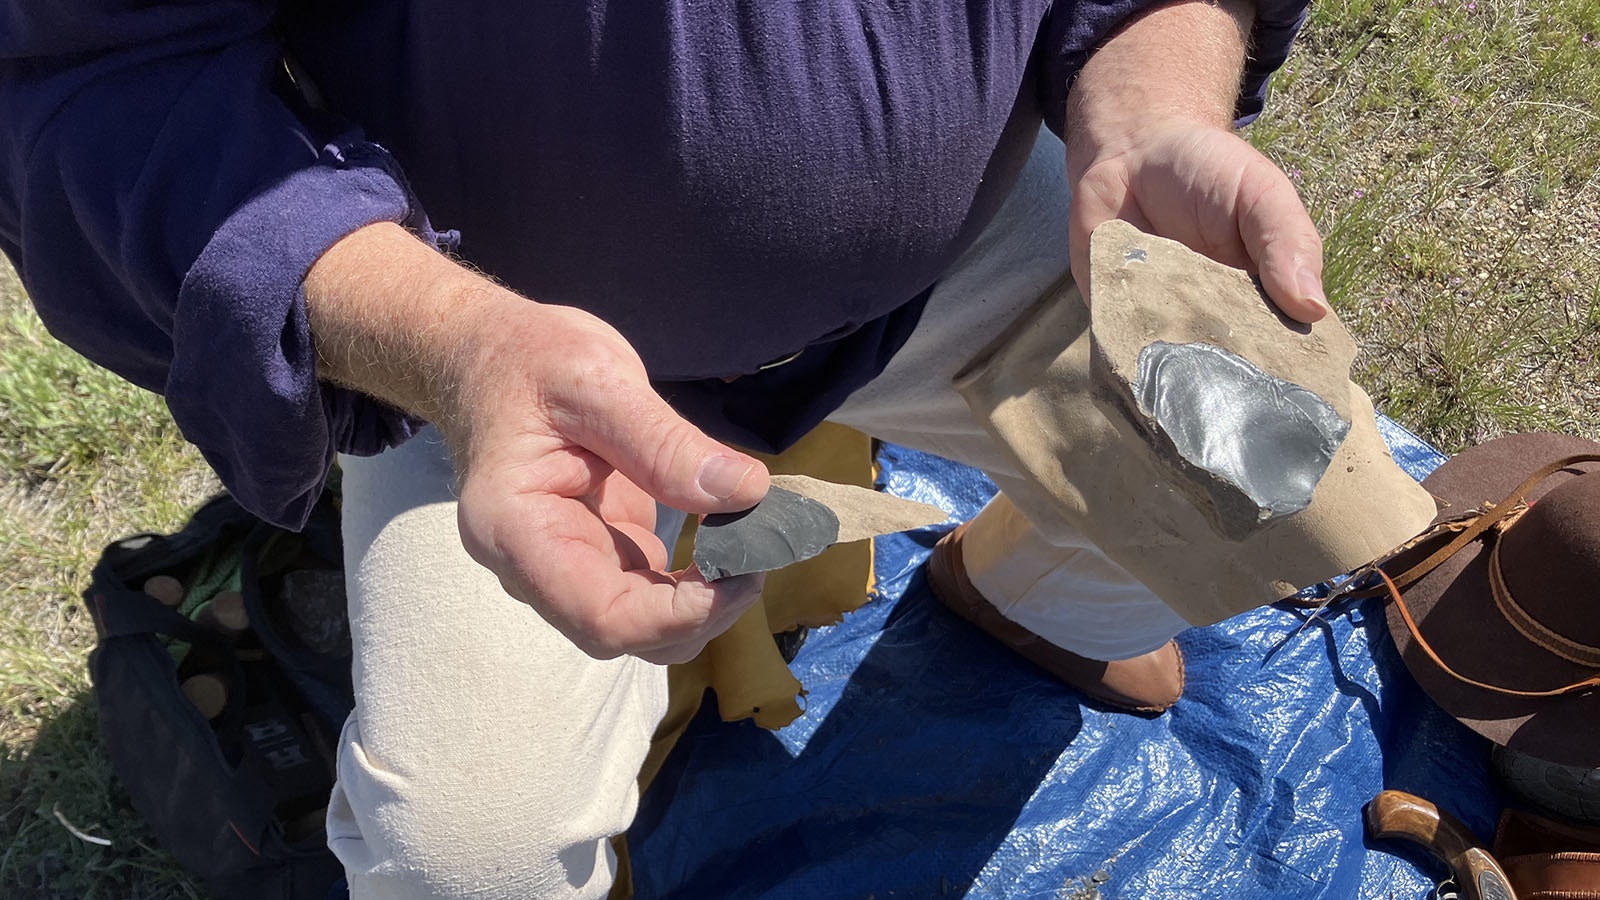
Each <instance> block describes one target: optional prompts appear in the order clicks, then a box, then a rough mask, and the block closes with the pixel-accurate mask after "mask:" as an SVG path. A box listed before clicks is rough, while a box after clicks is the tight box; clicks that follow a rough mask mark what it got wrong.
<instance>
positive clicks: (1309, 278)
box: [1295, 268, 1333, 312]
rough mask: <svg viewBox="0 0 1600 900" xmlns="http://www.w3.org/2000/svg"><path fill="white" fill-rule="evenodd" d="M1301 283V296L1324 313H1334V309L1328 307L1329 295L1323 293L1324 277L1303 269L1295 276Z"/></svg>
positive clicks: (1308, 269)
mask: <svg viewBox="0 0 1600 900" xmlns="http://www.w3.org/2000/svg"><path fill="white" fill-rule="evenodd" d="M1295 278H1296V280H1297V281H1298V282H1299V283H1300V296H1301V297H1302V298H1304V299H1306V300H1309V301H1311V302H1312V303H1314V304H1316V305H1317V306H1320V307H1322V309H1323V311H1324V312H1332V311H1333V307H1331V306H1329V305H1328V295H1327V294H1324V293H1323V292H1322V276H1320V275H1318V274H1317V273H1315V272H1313V271H1311V269H1310V268H1302V269H1301V270H1300V271H1299V272H1298V273H1297V274H1296V276H1295Z"/></svg>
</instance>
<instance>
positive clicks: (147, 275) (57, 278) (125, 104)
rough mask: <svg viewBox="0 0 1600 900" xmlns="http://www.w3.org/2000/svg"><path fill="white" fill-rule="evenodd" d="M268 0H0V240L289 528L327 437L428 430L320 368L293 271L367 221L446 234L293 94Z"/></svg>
mask: <svg viewBox="0 0 1600 900" xmlns="http://www.w3.org/2000/svg"><path fill="white" fill-rule="evenodd" d="M274 12H275V10H274V8H273V6H272V4H271V3H262V2H251V0H215V2H201V0H190V2H176V3H169V4H147V3H143V2H139V0H52V2H50V3H37V2H35V0H0V249H3V250H4V251H5V253H6V254H7V255H8V256H9V257H10V258H11V259H12V260H13V262H14V263H15V265H16V267H17V270H18V272H19V274H20V275H21V277H22V280H23V283H24V286H25V287H26V288H27V289H28V292H29V295H30V296H31V298H32V299H33V301H34V304H35V306H36V307H37V309H38V310H39V314H40V317H41V318H42V319H43V320H44V322H45V323H46V325H47V326H48V327H49V328H50V330H51V331H52V332H53V333H54V334H55V335H56V336H58V337H59V338H61V339H62V340H63V341H64V342H66V343H67V344H69V345H70V346H72V347H74V348H75V349H76V350H78V351H79V352H81V353H83V354H84V355H85V356H87V357H89V358H90V359H92V360H94V361H95V362H97V363H99V364H100V365H103V366H105V367H107V368H109V369H111V370H113V371H115V372H117V373H118V374H120V375H122V376H123V377H125V378H128V379H129V380H130V381H133V382H134V383H136V384H139V385H141V386H143V387H145V388H148V389H150V390H154V391H158V392H160V393H162V394H163V395H164V396H165V398H166V400H167V404H168V406H169V408H170V409H171V411H172V414H173V418H174V420H175V421H176V422H177V424H178V427H179V428H180V429H181V430H182V432H183V434H184V436H185V437H186V438H187V439H188V440H190V441H191V442H193V443H194V444H196V445H197V446H198V447H199V449H200V450H201V452H202V453H203V454H204V455H205V458H206V459H207V461H208V462H210V463H211V465H212V466H213V467H214V468H215V469H216V471H217V473H218V475H219V476H220V477H221V478H222V480H223V483H224V484H225V485H226V486H227V487H228V488H229V489H230V491H232V492H233V493H234V495H235V496H236V497H238V499H239V500H240V502H241V503H243V504H244V505H245V506H246V507H247V508H248V509H250V510H251V511H252V512H255V513H256V514H257V515H260V516H262V517H263V518H265V519H267V520H269V521H272V522H274V523H277V524H280V525H284V526H286V527H299V526H300V525H301V524H303V522H304V520H305V517H306V516H307V514H308V513H309V511H310V508H311V506H312V504H313V503H314V501H315V499H316V497H317V495H318V494H319V493H320V491H321V488H322V484H323V482H324V480H325V479H326V477H327V473H328V470H329V468H330V466H331V465H332V461H333V458H334V454H335V453H336V452H341V451H343V452H354V453H372V452H377V451H378V450H381V449H383V448H384V447H387V446H391V445H393V444H395V443H398V442H400V441H403V440H404V439H406V438H407V437H409V436H410V434H411V433H412V431H413V430H414V429H415V428H416V427H417V426H418V425H419V423H418V422H417V421H415V420H413V419H411V418H409V417H407V416H405V415H403V414H402V413H400V412H399V411H397V410H395V409H393V408H390V407H388V406H385V405H383V404H381V403H379V402H377V401H375V400H372V399H371V398H367V397H364V396H362V395H359V394H355V393H352V392H349V391H346V390H343V389H340V388H335V387H332V386H329V385H326V384H322V383H320V382H319V381H318V380H317V377H316V356H315V352H314V350H313V347H312V341H311V334H310V330H309V327H308V325H307V320H306V314H305V304H304V295H303V293H302V283H303V281H304V278H305V275H306V272H307V271H308V270H309V269H310V267H311V265H312V263H314V262H315V261H316V259H317V258H318V257H319V256H320V255H321V254H322V253H323V252H324V251H325V250H326V249H327V248H328V247H330V246H331V245H332V244H333V243H335V242H336V241H338V240H339V239H340V238H342V237H343V236H345V235H346V234H349V233H350V232H352V231H354V230H356V229H358V228H360V227H362V226H364V225H367V224H371V223H374V222H380V221H392V222H400V223H402V224H405V225H407V226H408V227H410V228H412V229H413V230H414V231H415V232H417V233H418V234H419V235H420V236H421V237H423V238H424V239H425V240H429V241H432V242H434V243H435V244H436V245H437V244H438V243H439V242H440V241H441V237H440V236H439V235H437V234H435V233H434V232H433V230H432V228H431V226H430V225H429V224H428V222H427V219H426V217H425V216H424V215H423V213H422V211H421V209H420V208H419V205H418V203H417V202H416V199H415V197H414V196H412V194H411V192H410V191H409V189H408V187H407V186H406V182H405V179H404V177H403V176H402V174H401V172H400V170H399V168H398V166H397V165H396V163H395V162H394V160H393V159H392V158H391V157H390V156H389V155H388V154H387V153H386V152H385V151H384V150H383V149H382V148H381V147H378V146H377V145H375V144H372V143H370V142H367V141H365V140H363V138H362V136H361V134H360V133H359V131H357V130H355V129H354V128H352V127H351V126H350V125H349V124H348V123H343V122H338V121H335V120H332V119H329V118H327V117H324V116H323V115H321V114H320V113H313V112H311V111H309V110H306V109H303V108H301V105H300V104H299V103H298V102H297V98H296V96H295V95H294V94H293V93H292V92H291V91H290V90H289V88H288V81H287V78H286V77H285V76H284V75H283V72H282V68H281V65H282V63H281V51H280V49H279V47H278V45H277V43H276V41H275V40H274V39H273V38H272V37H271V30H270V29H271V25H272V20H273V15H274Z"/></svg>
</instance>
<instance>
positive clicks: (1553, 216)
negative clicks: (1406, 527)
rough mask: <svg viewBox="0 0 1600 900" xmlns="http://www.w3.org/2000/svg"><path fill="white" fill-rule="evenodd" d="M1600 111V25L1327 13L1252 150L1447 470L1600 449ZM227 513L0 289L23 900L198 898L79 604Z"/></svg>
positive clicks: (1422, 9) (8, 288)
mask: <svg viewBox="0 0 1600 900" xmlns="http://www.w3.org/2000/svg"><path fill="white" fill-rule="evenodd" d="M1586 38H1587V40H1586ZM1597 97H1600V0H1544V2H1540V3H1529V2H1521V3H1513V2H1508V0H1477V2H1476V3H1475V4H1474V3H1472V2H1431V0H1420V2H1418V0H1409V2H1397V0H1323V2H1320V3H1319V4H1318V5H1317V6H1316V7H1315V9H1314V12H1313V16H1312V20H1311V22H1310V25H1309V26H1308V29H1307V31H1306V34H1305V37H1304V40H1303V41H1302V44H1301V47H1300V49H1299V51H1297V53H1296V55H1295V56H1294V58H1293V59H1292V60H1291V62H1290V66H1289V68H1288V70H1287V71H1285V72H1284V73H1282V74H1281V75H1280V77H1279V78H1278V79H1277V81H1276V87H1275V92H1274V96H1273V100H1272V103H1271V104H1269V107H1268V113H1267V114H1266V115H1265V116H1263V118H1262V120H1261V121H1260V122H1259V123H1258V124H1257V125H1255V126H1254V127H1253V128H1252V130H1251V132H1250V134H1251V138H1252V140H1254V141H1255V142H1256V144H1257V145H1258V146H1260V147H1261V148H1262V149H1263V150H1264V151H1265V152H1267V153H1268V154H1269V155H1271V156H1272V157H1273V158H1275V159H1277V160H1278V161H1279V162H1280V163H1281V164H1282V165H1283V166H1284V167H1285V169H1286V170H1287V171H1289V172H1290V173H1291V175H1292V176H1293V177H1294V178H1295V179H1296V181H1297V183H1298V184H1299V186H1300V188H1301V190H1302V192H1303V194H1304V195H1305V197H1306V200H1307V205H1308V206H1309V208H1310V209H1311V210H1312V213H1313V215H1314V216H1315V217H1316V219H1317V222H1318V224H1319V226H1320V227H1321V228H1322V230H1323V232H1324V234H1325V235H1327V238H1328V268H1327V281H1328V286H1329V290H1330V296H1331V298H1332V300H1333V302H1334V304H1335V307H1336V308H1337V310H1338V311H1339V314H1340V315H1341V317H1343V319H1344V320H1345V322H1346V323H1347V324H1349V325H1350V327H1351V329H1352V330H1353V331H1354V332H1355V333H1356V335H1357V337H1358V339H1359V340H1360V341H1361V343H1362V346H1363V348H1364V349H1363V352H1362V355H1361V357H1360V358H1359V359H1358V372H1357V380H1358V381H1360V382H1361V383H1362V384H1363V385H1365V386H1366V387H1367V388H1368V389H1369V391H1370V392H1371V393H1372V394H1373V396H1374V399H1375V400H1376V401H1377V402H1378V404H1379V405H1380V407H1382V408H1383V409H1385V410H1386V411H1387V412H1388V413H1390V414H1391V415H1393V416H1394V417H1395V418H1397V419H1398V420H1400V421H1401V422H1402V423H1404V424H1406V425H1408V426H1410V427H1412V428H1413V429H1415V430H1417V431H1419V432H1420V433H1421V434H1422V435H1423V436H1424V437H1426V438H1428V439H1429V440H1431V441H1433V442H1434V443H1436V444H1438V445H1440V446H1442V447H1444V448H1446V449H1448V450H1457V449H1459V448H1461V447H1463V446H1465V445H1468V444H1471V443H1475V442H1478V441H1481V440H1484V439H1486V438H1488V437H1492V436H1495V435H1497V434H1501V433H1504V432H1507V431H1515V430H1526V429H1532V428H1552V429H1557V430H1563V431H1571V432H1575V433H1579V434H1583V435H1586V436H1588V437H1592V438H1600V361H1597V360H1596V353H1597V348H1600V109H1597V107H1596V99H1595V98H1597ZM212 489H214V483H213V482H212V481H211V480H210V478H209V476H208V475H207V474H206V471H205V467H204V465H203V463H202V462H201V460H200V459H199V457H198V455H197V454H196V453H195V452H194V451H193V450H191V449H189V448H187V447H186V445H184V444H183V442H182V441H181V440H180V439H179V438H178V436H177V434H176V432H175V430H174V428H173V426H172V424H171V421H170V419H169V418H168V416H167V414H166V412H165V410H164V408H163V407H162V405H161V403H160V401H159V400H158V399H157V398H154V397H152V396H151V395H149V394H146V393H144V392H142V391H139V390H137V389H134V388H131V387H128V386H127V385H124V384H122V383H121V382H119V381H117V380H116V379H115V378H112V377H110V376H108V375H106V374H105V373H102V372H100V371H99V370H97V369H95V368H94V367H93V366H91V365H89V364H87V363H85V362H83V361H81V360H79V359H78V358H77V357H75V356H74V355H72V354H71V353H70V352H69V351H67V350H66V349H64V348H63V347H61V346H60V345H59V344H56V343H55V342H54V341H53V340H51V339H50V338H49V337H48V336H47V335H46V334H45V333H44V331H43V329H42V326H40V325H39V323H38V322H37V320H36V319H35V318H34V317H33V315H32V313H31V312H30V311H28V309H27V305H26V301H25V300H24V299H23V298H22V296H21V293H20V289H19V288H17V286H16V284H15V281H14V280H13V279H12V278H11V276H10V273H9V271H7V270H4V268H3V266H0V897H8V898H9V897H19V898H41V900H67V898H128V897H137V898H155V900H169V898H188V897H193V896H197V891H196V890H195V889H194V888H193V887H192V886H191V885H190V884H189V883H188V882H187V881H185V880H184V879H183V878H182V875H181V873H180V872H179V871H178V870H177V868H176V867H175V865H174V864H173V863H172V861H171V860H170V858H169V857H167V856H166V855H165V854H164V853H162V852H160V851H159V850H158V849H156V848H154V847H153V846H152V840H151V838H150V837H149V835H148V832H147V831H146V830H145V829H144V828H143V827H142V825H141V824H140V823H139V821H138V819H137V817H136V816H135V815H134V814H133V813H132V811H131V810H130V809H129V808H128V806H127V802H126V799H125V797H124V795H123V794H122V792H121V791H120V789H119V788H118V787H117V786H116V784H115V782H114V780H113V778H112V777H111V774H110V770H109V767H108V764H107V762H106V759H105V756H104V754H103V752H102V751H101V750H100V747H99V744H98V741H97V739H96V731H95V729H96V724H95V715H94V709H93V700H92V697H91V695H90V693H89V684H88V680H87V676H86V674H85V671H84V657H85V655H86V653H87V652H88V649H89V648H90V646H92V643H93V639H92V629H91V627H90V626H89V623H88V621H87V617H86V616H85V614H84V612H83V610H82V608H81V606H80V602H79V600H78V592H79V591H81V590H82V588H83V586H84V583H85V580H86V575H87V572H88V570H89V567H90V565H91V564H92V563H93V560H94V558H95V555H96V554H97V553H98V552H99V549H100V547H102V546H103V545H104V544H105V543H107V542H108V541H110V540H112V539H114V538H116V537H119V536H121V535H124V534H127V533H131V532H135V531H144V530H171V529H173V528H176V527H177V526H178V524H179V523H181V522H182V520H183V519H184V517H185V515H186V513H187V512H188V511H189V509H191V508H192V507H193V506H194V505H195V504H196V503H198V502H199V500H201V499H202V498H203V497H204V496H206V495H207V494H208V493H209V492H210V491H211V490H212ZM57 809H59V810H60V812H61V814H62V815H63V816H65V818H66V819H67V820H68V821H70V822H72V823H74V824H75V825H76V826H77V827H79V828H80V829H82V830H84V831H86V832H88V833H89V834H92V835H96V836H100V837H104V838H108V839H110V840H111V841H112V846H111V847H110V848H105V847H100V846H97V845H94V844H91V843H86V842H84V841H82V840H80V839H79V838H77V837H74V836H73V835H72V834H71V833H70V832H69V831H68V830H67V828H66V827H65V826H64V825H63V824H62V823H61V821H60V820H59V819H58V818H57V817H56V815H55V811H56V810H57Z"/></svg>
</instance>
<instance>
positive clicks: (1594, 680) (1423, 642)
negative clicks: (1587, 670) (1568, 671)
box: [1377, 569, 1600, 697]
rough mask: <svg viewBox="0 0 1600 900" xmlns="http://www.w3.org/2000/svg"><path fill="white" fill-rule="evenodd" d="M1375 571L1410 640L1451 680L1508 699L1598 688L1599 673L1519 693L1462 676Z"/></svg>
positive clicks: (1385, 576) (1383, 575) (1392, 587)
mask: <svg viewBox="0 0 1600 900" xmlns="http://www.w3.org/2000/svg"><path fill="white" fill-rule="evenodd" d="M1377 571H1378V576H1379V577H1380V578H1382V579H1383V583H1384V586H1385V587H1387V588H1388V589H1389V599H1390V600H1392V601H1393V602H1394V605H1395V608H1396V609H1398V610H1400V618H1401V619H1403V620H1405V623H1406V630H1408V631H1410V632H1411V637H1412V639H1413V640H1415V641H1416V642H1417V646H1418V647H1421V648H1422V652H1423V653H1426V654H1427V655H1428V659H1430V660H1432V661H1433V664H1434V665H1436V666H1438V667H1439V668H1440V669H1441V670H1443V671H1444V673H1445V674H1446V675H1449V676H1450V677H1451V678H1454V679H1455V680H1457V681H1459V682H1461V683H1463V684H1470V685H1472V686H1473V687H1475V688H1482V689H1483V690H1486V691H1493V692H1494V693H1496V694H1505V695H1506V696H1509V697H1559V696H1561V695H1563V694H1572V693H1576V692H1578V691H1581V690H1585V689H1588V688H1592V687H1596V686H1600V673H1597V674H1595V675H1592V676H1590V677H1588V678H1585V679H1584V680H1582V681H1575V682H1573V683H1572V684H1569V685H1567V686H1565V687H1558V688H1553V689H1551V690H1548V691H1519V690H1514V689H1512V688H1508V687H1500V686H1499V685H1494V684H1487V683H1485V682H1482V681H1478V680H1476V679H1472V678H1468V677H1467V676H1465V675H1462V674H1461V673H1460V672H1457V671H1456V670H1455V669H1452V668H1450V666H1449V665H1448V664H1446V663H1445V661H1444V660H1442V659H1440V658H1439V654H1438V653H1435V652H1434V650H1433V647H1432V646H1431V645H1430V644H1429V643H1428V640H1427V638H1424V637H1423V636H1422V632H1421V631H1420V630H1419V629H1418V628H1417V622H1416V620H1415V619H1413V618H1412V617H1411V608H1410V607H1408V606H1406V600H1405V597H1403V596H1401V594H1400V588H1398V587H1396V586H1395V583H1394V579H1392V578H1390V577H1389V573H1388V572H1385V571H1383V570H1382V569H1379V570H1377Z"/></svg>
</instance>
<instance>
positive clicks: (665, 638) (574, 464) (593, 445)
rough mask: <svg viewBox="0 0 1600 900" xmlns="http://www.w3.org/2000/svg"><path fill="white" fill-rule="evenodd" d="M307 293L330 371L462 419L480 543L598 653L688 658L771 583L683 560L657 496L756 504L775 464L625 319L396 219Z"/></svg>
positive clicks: (336, 250)
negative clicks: (742, 444) (562, 300)
mask: <svg viewBox="0 0 1600 900" xmlns="http://www.w3.org/2000/svg"><path fill="white" fill-rule="evenodd" d="M306 300H307V310H308V313H309V315H310V317H311V322H312V330H313V334H314V335H315V336H316V339H317V346H318V351H319V354H320V356H321V367H320V372H321V374H322V375H323V377H325V378H330V379H331V380H336V381H338V382H340V383H343V384H347V385H350V386H352V387H355V388H357V389H359V390H362V391H365V392H367V393H370V394H373V395H374V396H377V397H380V398H382V399H384V400H387V401H389V402H391V403H394V404H395V405H397V406H399V407H401V408H403V409H407V410H410V411H414V412H416V413H417V414H419V415H422V416H424V417H425V418H428V419H429V420H430V421H432V422H433V423H434V424H435V425H437V426H438V427H439V428H440V430H441V431H443V432H444V434H445V436H446V438H447V439H448V440H449V441H450V443H451V447H452V449H453V450H454V451H455V454H456V459H457V464H458V467H459V468H461V469H462V471H463V472H464V481H463V483H462V486H461V499H460V503H459V513H458V515H459V521H460V526H461V538H462V542H463V543H464V544H465V546H466V549H467V552H468V553H470V554H471V555H472V557H473V558H474V559H475V560H477V561H478V562H479V563H481V564H482V565H484V566H485V567H486V568H488V569H489V570H491V571H492V572H494V573H495V575H497V576H498V577H499V579H500V583H501V584H502V585H504V587H505V589H506V592H507V593H509V594H510V595H511V596H512V597H515V598H517V599H519V600H521V601H523V602H524V603H527V604H528V605H530V606H532V607H533V608H534V609H535V610H536V611H537V612H538V613H539V614H540V615H541V616H543V617H544V618H545V619H546V620H547V621H549V622H550V623H551V624H552V625H554V626H555V627H556V628H557V629H559V630H560V631H561V632H562V633H563V634H565V635H566V636H567V637H568V638H569V639H570V640H571V641H572V642H573V643H574V644H576V645H577V646H578V647H579V648H581V649H582V650H583V651H584V652H586V653H588V654H590V655H591V656H595V657H597V658H610V657H614V656H618V655H621V654H633V655H636V656H639V657H641V658H643V659H646V660H649V661H651V662H656V663H670V662H683V661H686V660H689V659H692V658H693V657H694V656H695V655H696V654H698V653H699V652H700V649H701V648H702V647H704V646H705V643H706V642H707V641H709V640H710V639H711V638H712V637H715V636H716V635H717V634H720V633H721V632H723V631H725V630H726V629H727V628H728V627H729V626H730V625H732V624H733V622H734V620H735V619H737V618H738V616H739V615H740V614H741V613H742V612H743V611H744V610H745V609H746V608H747V607H749V606H750V604H752V603H753V602H755V600H756V598H757V597H758V596H759V594H760V587H761V579H760V577H759V576H745V577H742V578H730V579H725V580H723V581H719V582H716V583H715V584H710V583H707V582H706V581H705V580H704V579H703V578H702V577H701V576H700V575H699V573H698V572H697V571H695V570H694V568H693V567H690V568H689V569H687V570H685V571H684V572H681V573H676V574H667V573H666V572H665V569H666V567H667V565H668V564H669V560H668V550H667V548H666V547H664V546H663V545H662V543H661V541H660V540H659V539H658V538H657V537H656V536H655V535H654V533H653V531H652V529H653V527H654V524H655V502H654V501H655V499H659V500H661V501H662V502H664V503H666V504H668V505H669V506H673V507H676V508H678V509H684V510H688V511H691V512H732V511H736V510H740V509H745V508H748V507H750V506H752V505H754V504H755V503H756V502H757V501H758V500H760V499H761V497H762V496H764V495H765V494H766V490H767V472H766V469H765V468H764V467H763V466H762V465H761V463H760V462H758V461H757V460H755V459H753V458H751V457H749V456H746V455H744V454H742V453H738V452H736V451H734V450H731V449H729V448H727V447H724V446H722V445H721V444H718V443H717V442H715V441H713V440H711V439H710V438H708V437H706V436H705V435H704V434H703V433H701V432H700V431H699V430H698V429H696V428H695V427H694V426H692V425H690V424H689V423H688V422H686V421H684V420H683V419H682V418H680V417H679V416H678V415H677V414H676V413H674V412H673V411H672V409H671V408H670V407H669V406H668V405H667V404H666V403H665V402H664V401H662V400H661V398H660V397H659V396H657V395H656V393H655V392H654V390H652V389H651V387H650V384H649V381H648V379H647V378H646V375H645V370H644V365H643V364H642V363H641V362H640V360H639V357H638V355H637V354H636V353H634V351H633V348H632V347H630V346H628V343H627V341H625V340H624V339H623V337H622V335H620V334H618V333H617V332H616V331H615V330H614V329H612V328H611V327H610V326H609V325H606V324H605V323H604V322H602V321H600V320H599V319H597V318H595V317H594V316H591V315H589V314H588V313H585V312H582V311H580V310H576V309H571V308H568V307H559V306H547V305H544V304H539V303H535V302H532V301H529V300H526V299H524V298H522V297H518V296H516V295H514V294H512V293H510V292H509V291H506V290H504V289H501V288H499V287H497V286H495V285H493V284H491V283H490V282H489V281H487V280H486V279H483V278H480V277H479V276H476V275H474V274H472V273H470V272H467V271H466V270H464V269H462V268H460V267H458V266H456V265H455V264H454V263H451V262H450V261H449V260H447V259H445V258H444V257H442V256H440V255H439V254H437V253H435V252H434V251H433V250H432V249H430V248H428V247H426V246H424V245H423V244H421V243H420V242H419V241H417V240H416V239H415V238H413V237H412V236H411V235H409V234H407V233H406V232H404V231H403V230H401V229H400V228H399V227H398V226H393V225H373V226H368V227H367V228H364V229H362V230H360V231H357V232H356V233H354V234H352V235H350V236H349V237H347V238H345V239H344V240H343V241H341V242H340V243H338V244H336V245H335V246H334V247H333V248H332V249H330V250H329V251H328V253H326V254H324V256H323V257H322V259H320V260H319V261H318V262H317V264H316V265H315V266H314V267H313V268H312V271H311V273H310V274H309V275H308V276H307V279H306ZM652 498H654V499H652Z"/></svg>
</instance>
